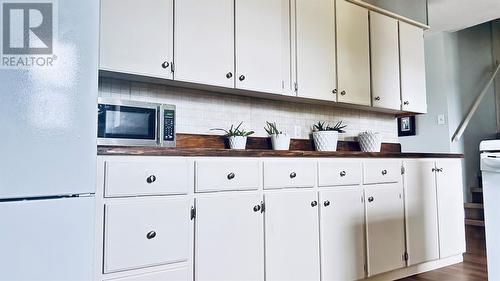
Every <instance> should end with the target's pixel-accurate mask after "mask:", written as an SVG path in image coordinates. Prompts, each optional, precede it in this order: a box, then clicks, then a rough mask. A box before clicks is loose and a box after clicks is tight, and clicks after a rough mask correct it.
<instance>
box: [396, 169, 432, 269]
mask: <svg viewBox="0 0 500 281" xmlns="http://www.w3.org/2000/svg"><path fill="white" fill-rule="evenodd" d="M404 167H405V177H404V186H405V200H406V204H405V205H406V245H407V251H408V265H409V266H412V265H416V264H419V263H423V262H427V261H431V260H436V259H439V233H438V218H437V216H438V210H437V195H436V175H435V174H436V173H435V172H434V171H435V167H434V161H426V160H408V161H405V162H404Z"/></svg>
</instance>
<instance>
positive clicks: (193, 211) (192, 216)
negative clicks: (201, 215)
mask: <svg viewBox="0 0 500 281" xmlns="http://www.w3.org/2000/svg"><path fill="white" fill-rule="evenodd" d="M195 218H196V208H195V206H191V220H194V219H195Z"/></svg>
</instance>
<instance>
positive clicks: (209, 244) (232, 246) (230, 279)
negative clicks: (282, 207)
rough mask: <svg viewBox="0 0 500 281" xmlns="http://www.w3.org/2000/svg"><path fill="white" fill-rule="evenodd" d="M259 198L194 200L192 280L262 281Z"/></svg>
mask: <svg viewBox="0 0 500 281" xmlns="http://www.w3.org/2000/svg"><path fill="white" fill-rule="evenodd" d="M261 202H262V195H260V194H255V193H245V194H230V195H217V194H215V195H207V196H203V197H199V198H197V199H196V223H195V232H196V233H195V269H194V272H195V280H197V281H205V280H213V281H219V280H227V281H237V280H264V230H263V226H264V221H263V214H262V213H261V210H262V209H261V208H262V207H261Z"/></svg>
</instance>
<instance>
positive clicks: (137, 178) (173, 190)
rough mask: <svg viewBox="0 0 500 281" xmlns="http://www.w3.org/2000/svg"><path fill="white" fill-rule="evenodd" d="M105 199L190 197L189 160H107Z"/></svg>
mask: <svg viewBox="0 0 500 281" xmlns="http://www.w3.org/2000/svg"><path fill="white" fill-rule="evenodd" d="M105 167H106V174H105V196H106V197H124V196H138V195H165V194H186V193H188V190H189V182H190V181H189V175H190V174H192V173H190V165H189V162H188V161H187V160H183V159H170V160H161V161H148V160H134V161H132V160H128V161H127V160H116V161H114V160H107V161H106V166H105Z"/></svg>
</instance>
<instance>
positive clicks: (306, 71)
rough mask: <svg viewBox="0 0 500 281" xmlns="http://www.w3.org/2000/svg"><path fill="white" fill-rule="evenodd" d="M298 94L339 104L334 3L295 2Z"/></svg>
mask: <svg viewBox="0 0 500 281" xmlns="http://www.w3.org/2000/svg"><path fill="white" fill-rule="evenodd" d="M295 3H296V4H295V11H296V16H295V27H296V53H297V54H296V59H297V70H296V73H297V95H298V96H299V97H306V98H312V99H319V100H329V101H336V99H337V96H336V94H335V89H336V88H337V83H336V69H335V67H336V61H335V60H336V58H335V0H296V1H295Z"/></svg>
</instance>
